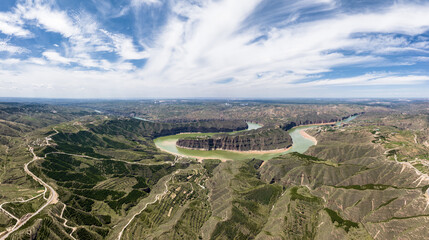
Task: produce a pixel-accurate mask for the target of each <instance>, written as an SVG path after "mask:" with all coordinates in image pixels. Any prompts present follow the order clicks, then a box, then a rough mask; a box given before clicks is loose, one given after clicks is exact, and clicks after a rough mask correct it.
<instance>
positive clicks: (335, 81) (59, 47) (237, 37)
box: [0, 0, 429, 97]
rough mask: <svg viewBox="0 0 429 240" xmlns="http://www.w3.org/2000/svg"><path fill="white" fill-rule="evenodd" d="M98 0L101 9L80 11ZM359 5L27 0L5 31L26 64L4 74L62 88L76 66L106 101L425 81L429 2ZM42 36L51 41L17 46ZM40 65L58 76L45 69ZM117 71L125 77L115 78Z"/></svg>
mask: <svg viewBox="0 0 429 240" xmlns="http://www.w3.org/2000/svg"><path fill="white" fill-rule="evenodd" d="M90 3H92V4H93V9H96V11H95V12H94V11H91V9H92V8H91V7H88V8H85V7H82V6H86V5H88V4H90ZM62 4H64V3H62ZM354 4H355V5H353V9H351V8H350V7H348V3H346V2H343V1H341V0H318V1H307V0H304V1H292V0H285V1H270V0H218V1H214V0H185V1H178V0H170V1H161V0H121V1H117V2H113V1H112V2H103V4H99V3H98V1H96V0H93V1H91V2H88V1H83V2H82V3H81V4H80V6H81V7H79V8H75V9H73V10H70V9H67V10H65V9H66V8H64V6H63V5H61V4H58V3H56V2H55V1H54V0H49V1H48V0H25V1H18V3H17V4H16V6H15V7H13V8H11V9H10V10H9V11H6V12H0V32H1V33H2V34H4V35H5V37H7V39H11V40H10V41H8V42H4V44H3V45H1V44H0V51H2V49H3V52H7V53H8V54H9V55H10V56H9V57H8V58H9V59H11V60H10V61H9V63H12V62H13V61H19V62H20V63H21V65H20V66H18V67H17V66H14V67H11V66H12V64H9V63H8V62H7V61H6V60H7V59H3V62H4V64H3V66H1V67H0V69H1V70H2V72H1V74H0V76H2V77H7V78H8V79H12V81H13V79H15V80H16V81H15V82H18V81H28V80H24V76H28V74H29V75H33V76H36V79H37V81H40V82H41V84H42V85H40V86H44V85H43V82H44V81H45V82H48V83H46V84H49V86H51V87H52V88H50V89H55V88H58V87H59V86H60V85H61V84H62V83H63V82H64V81H65V80H64V79H65V78H64V77H63V78H61V77H58V76H60V75H63V74H65V73H68V74H66V75H68V76H73V79H74V80H70V81H74V82H75V83H76V84H77V83H79V84H77V85H82V86H83V85H84V86H86V87H85V88H86V89H87V91H90V89H91V87H94V88H95V85H97V84H98V85H99V86H98V89H100V88H101V89H105V90H106V91H105V92H104V93H103V91H99V90H97V94H99V95H94V96H96V97H109V96H110V95H109V94H111V91H113V90H114V89H116V90H118V89H120V92H121V94H124V96H127V92H128V94H131V95H128V96H129V97H140V96H141V97H143V96H148V95H149V94H152V93H155V94H157V95H158V96H159V97H162V96H170V97H184V96H194V95H193V94H196V93H197V94H198V97H204V96H241V95H246V94H247V95H248V97H251V96H252V95H253V96H260V95H261V94H260V91H259V92H258V91H257V90H255V89H265V90H264V91H266V92H267V93H269V92H270V91H271V92H276V97H282V96H281V95H282V91H281V90H284V91H290V89H297V91H296V92H295V94H297V96H300V93H299V91H301V92H302V91H305V90H307V91H313V92H315V93H317V90H316V89H317V88H322V87H323V88H324V90H326V87H329V86H330V87H332V89H334V88H338V87H355V86H368V87H379V88H380V89H382V87H383V86H396V87H398V88H399V87H401V86H403V85H407V84H408V85H416V86H422V85H423V86H424V85H427V83H428V82H429V78H428V77H427V76H429V72H428V71H427V70H426V69H425V67H423V66H424V65H423V64H425V63H427V57H428V56H427V54H428V50H429V34H428V33H429V17H428V15H427V12H429V4H428V3H425V2H422V1H407V2H405V1H400V2H393V1H392V2H387V1H386V2H385V3H383V4H381V3H377V5H376V6H375V5H374V7H371V6H369V5H367V4H370V3H354ZM359 4H361V5H359ZM365 4H366V5H365ZM374 4H375V3H374ZM94 5H95V6H94ZM118 6H119V8H118ZM359 8H361V10H362V11H357V10H356V9H359ZM131 10H132V11H131ZM110 13H111V14H110ZM160 19H162V20H160ZM143 25H144V26H146V28H141V27H140V26H143ZM145 29H146V30H145ZM148 29H149V30H148ZM38 35H41V37H43V38H44V39H47V40H49V41H47V42H49V44H48V43H47V44H46V45H43V43H42V46H39V45H37V44H34V43H31V44H30V45H27V46H25V45H20V44H22V43H21V42H22V41H24V40H21V41H16V42H15V41H14V40H15V39H26V40H25V41H27V42H30V40H29V39H38V37H39V36H38ZM0 39H1V38H0ZM25 41H24V42H25ZM18 43H19V44H18ZM53 43H55V44H53ZM33 44H34V45H33ZM38 44H40V43H38ZM18 55H19V56H18ZM24 55H25V56H24ZM17 56H18V57H17ZM12 60H13V61H12ZM42 68H43V69H44V71H45V72H50V73H51V75H50V76H55V77H58V80H55V79H53V77H47V76H43V77H41V74H40V73H39V74H36V73H37V72H40V71H37V69H42ZM47 69H49V71H48V70H47ZM32 71H34V74H32V73H33V72H32ZM56 73H58V74H56ZM85 73H87V75H88V76H91V79H92V80H91V81H93V82H92V83H91V84H88V83H87V82H86V81H87V79H88V77H85ZM39 76H40V77H39ZM115 78H118V79H121V82H122V81H124V82H125V83H126V84H123V83H121V84H120V86H117V85H115V84H118V82H117V81H116V79H115ZM33 79H34V77H33ZM103 79H112V80H111V81H110V80H109V84H105V81H106V80H103ZM56 81H57V82H56ZM57 83H58V84H57ZM27 86H30V87H31V86H32V85H31V84H28V85H27ZM225 88H227V89H228V90H226V91H225ZM138 89H141V90H140V91H139V90H138ZM420 89H424V87H423V88H419V90H420ZM298 90H299V91H298ZM94 91H95V90H94ZM330 91H332V92H333V93H334V90H330ZM57 92H58V91H54V90H52V92H50V93H48V94H47V95H49V96H50V94H56V93H57ZM79 92H82V91H76V94H77V95H78V94H79ZM69 93H70V91H69ZM107 93H108V94H107ZM0 94H1V93H0ZM139 94H140V95H139ZM258 94H259V95H258ZM111 96H113V95H111ZM115 96H116V97H117V96H118V95H117V94H115ZM288 96H289V95H288Z"/></svg>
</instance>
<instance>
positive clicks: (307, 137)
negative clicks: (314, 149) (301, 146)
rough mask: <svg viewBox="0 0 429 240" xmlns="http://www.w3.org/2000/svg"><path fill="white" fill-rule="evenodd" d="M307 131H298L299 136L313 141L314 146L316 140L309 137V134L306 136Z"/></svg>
mask: <svg viewBox="0 0 429 240" xmlns="http://www.w3.org/2000/svg"><path fill="white" fill-rule="evenodd" d="M307 130H308V129H302V130H300V131H299V134H301V135H302V136H303V137H304V138H306V139H308V140H311V141H313V142H314V145H317V139H316V138H315V137H313V136H311V135H310V134H308V133H307V132H306V131H307Z"/></svg>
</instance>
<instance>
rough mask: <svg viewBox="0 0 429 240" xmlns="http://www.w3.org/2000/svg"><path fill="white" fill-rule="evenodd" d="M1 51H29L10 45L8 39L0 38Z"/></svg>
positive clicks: (12, 52)
mask: <svg viewBox="0 0 429 240" xmlns="http://www.w3.org/2000/svg"><path fill="white" fill-rule="evenodd" d="M0 52H8V53H11V54H15V53H26V52H28V50H27V49H25V48H22V47H18V46H14V45H10V44H9V43H8V42H7V41H4V40H0Z"/></svg>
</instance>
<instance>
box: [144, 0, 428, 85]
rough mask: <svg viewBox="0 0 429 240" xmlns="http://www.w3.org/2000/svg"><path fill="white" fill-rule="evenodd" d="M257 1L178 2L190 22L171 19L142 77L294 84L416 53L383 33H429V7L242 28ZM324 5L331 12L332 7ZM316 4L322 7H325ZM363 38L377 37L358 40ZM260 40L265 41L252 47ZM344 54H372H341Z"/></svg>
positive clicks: (396, 7)
mask: <svg viewBox="0 0 429 240" xmlns="http://www.w3.org/2000/svg"><path fill="white" fill-rule="evenodd" d="M260 3H261V1H258V0H251V1H248V0H223V1H216V2H208V3H205V4H201V5H200V7H196V6H195V5H189V4H186V3H183V2H181V1H178V3H177V5H176V6H175V7H173V9H175V11H176V13H178V14H180V15H181V16H183V15H185V17H186V19H187V20H183V18H179V17H175V16H173V17H172V18H171V19H170V21H169V23H168V24H167V25H166V26H165V29H164V31H163V32H162V33H161V34H160V36H159V38H158V39H156V40H155V43H156V46H154V47H153V48H152V49H149V50H148V52H149V53H150V56H151V57H150V58H149V59H148V63H147V65H146V67H145V69H143V70H142V72H141V74H142V77H144V78H149V79H158V80H159V81H164V82H169V83H170V82H176V83H178V84H203V85H204V83H206V82H213V81H216V80H219V79H225V78H229V77H234V78H235V79H237V81H235V83H231V85H232V84H242V85H247V84H251V85H264V84H267V82H269V83H270V84H272V83H276V84H280V83H282V82H283V83H289V82H293V81H297V79H299V78H301V79H305V78H306V76H307V75H309V74H320V73H324V72H329V71H331V69H332V68H333V67H337V66H347V65H356V64H368V63H371V62H375V61H378V62H382V61H383V58H381V57H378V54H380V53H381V52H382V51H384V53H386V52H392V51H399V50H402V51H403V50H410V49H418V48H417V47H416V46H412V45H411V44H410V43H408V42H407V41H406V40H405V39H402V38H400V37H392V36H388V35H383V34H389V33H403V34H409V35H417V34H421V33H423V32H424V31H427V30H428V29H429V15H427V12H429V4H424V5H413V4H410V5H399V4H397V5H393V6H391V7H390V8H386V10H384V11H383V12H378V13H372V12H366V13H360V14H354V15H344V14H336V15H332V16H331V17H330V18H328V19H324V20H316V21H309V22H303V23H297V24H293V25H289V26H287V27H285V28H280V29H278V28H272V29H270V31H269V32H263V31H261V30H259V29H258V28H251V27H250V28H249V27H248V28H246V29H243V28H242V26H243V25H245V23H243V21H244V20H245V19H247V18H248V17H249V16H251V14H252V13H253V11H254V10H255V8H256V6H258V4H260ZM326 3H327V4H329V5H330V6H331V5H332V4H333V1H326ZM307 4H308V5H306V6H307V7H308V6H310V4H311V3H310V2H308V3H307ZM314 4H316V5H317V6H320V4H323V1H322V2H316V3H314ZM285 9H287V8H285ZM288 11H289V10H288ZM253 22H257V19H253ZM361 33H380V34H379V35H378V37H377V36H375V37H372V38H371V37H368V36H363V37H356V34H361ZM260 36H265V37H264V38H262V40H261V41H259V42H253V40H254V39H256V38H258V37H260ZM383 44H384V47H383V48H380V46H383ZM339 50H351V51H356V52H363V51H367V52H369V53H368V54H367V55H361V54H352V55H343V54H341V52H339ZM261 73H271V74H263V75H265V76H271V77H269V78H268V77H258V76H259V74H261ZM291 76H293V77H291Z"/></svg>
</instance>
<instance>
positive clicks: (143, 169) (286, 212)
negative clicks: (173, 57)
mask: <svg viewBox="0 0 429 240" xmlns="http://www.w3.org/2000/svg"><path fill="white" fill-rule="evenodd" d="M93 109H100V110H101V111H102V112H104V113H106V115H101V114H99V113H95V112H94V111H93ZM427 109H428V104H427V103H424V102H423V103H422V102H419V103H416V102H410V103H406V104H404V103H396V102H392V103H391V104H390V105H389V107H383V106H381V105H374V104H373V103H372V102H365V101H363V102H361V103H359V104H350V103H344V102H342V103H335V104H334V103H326V104H325V103H317V104H315V103H314V102H312V103H304V104H300V105H297V104H290V103H289V104H285V103H284V102H269V101H267V102H254V101H230V102H229V103H228V105H225V104H224V102H222V101H202V102H194V101H189V102H181V101H180V100H178V101H176V102H173V101H167V102H164V103H159V102H158V103H155V102H153V101H141V102H140V101H139V102H133V101H123V102H109V103H107V102H103V101H100V102H94V103H84V102H81V103H67V104H66V105H62V106H60V105H58V106H57V105H51V104H20V103H13V104H12V103H7V104H1V103H0V183H1V184H0V204H1V203H5V202H7V203H6V204H4V205H3V208H4V209H5V210H6V211H8V212H9V213H11V214H13V215H14V216H16V217H22V216H25V215H26V214H30V213H32V212H35V211H37V209H39V208H40V206H41V205H43V204H44V203H45V202H46V200H45V199H43V197H42V196H39V197H37V198H35V199H33V200H31V201H28V202H19V201H20V200H24V199H29V198H31V197H34V196H37V195H39V194H41V193H42V192H43V190H44V188H43V187H42V186H41V185H40V184H38V183H37V182H36V181H34V180H33V179H32V178H31V177H29V176H28V175H27V174H26V173H25V172H24V170H23V166H24V164H25V163H27V162H29V161H30V160H31V158H32V156H31V155H30V154H29V151H28V148H29V146H30V147H33V148H34V150H35V152H36V154H37V156H39V157H40V158H42V159H38V160H36V161H34V162H33V163H31V164H30V165H29V169H30V171H32V172H33V173H34V174H35V175H37V176H38V177H40V178H41V179H43V180H44V181H45V182H46V183H47V184H49V185H50V186H52V187H53V188H54V189H55V190H56V192H57V193H58V195H59V199H58V200H59V202H58V203H57V204H50V205H48V206H47V207H46V208H45V209H44V210H43V211H41V212H40V213H39V214H38V215H36V216H34V217H33V218H31V219H30V220H29V221H28V222H27V223H26V224H25V225H24V226H22V227H21V228H20V229H19V230H18V231H16V232H14V233H13V234H11V236H10V239H72V238H71V237H70V235H69V234H71V233H72V229H73V228H76V230H75V231H74V232H73V234H72V235H73V237H74V238H76V239H79V240H80V239H117V237H118V234H119V232H120V231H121V230H122V229H123V228H124V226H125V225H126V224H127V223H128V221H129V220H130V219H131V218H132V216H134V215H135V214H137V215H136V217H135V218H134V219H133V220H132V221H131V222H130V224H129V225H128V226H127V227H126V228H125V229H124V232H123V235H122V238H121V239H315V238H317V239H331V238H332V239H333V240H334V239H372V238H376V239H395V238H409V237H413V238H415V239H423V238H424V237H426V232H425V231H424V230H422V229H425V227H426V226H427V225H428V224H429V220H428V218H427V216H428V211H429V209H427V208H426V206H427V201H426V200H427V197H426V196H425V195H424V194H427V190H428V188H429V182H428V180H427V179H426V178H423V177H421V176H420V175H419V173H418V172H416V170H419V171H420V172H422V173H428V172H429V170H428V167H427V166H428V164H427V160H429V154H428V145H429V144H428V143H427V142H428V141H429V137H428V136H429V130H428V129H429V117H428V116H429V113H428V111H427ZM363 111H365V112H366V113H365V114H363V115H360V116H359V117H358V118H356V119H355V120H353V121H352V122H349V123H347V124H344V125H342V126H329V127H318V126H314V127H313V128H311V129H308V131H307V132H308V133H309V134H310V135H312V136H314V137H315V138H316V139H317V141H318V144H317V145H316V146H312V147H310V148H309V149H308V151H306V152H304V151H301V150H300V149H298V150H296V151H298V152H300V153H298V152H292V153H290V154H286V155H281V156H278V155H279V154H277V155H276V154H272V155H269V156H268V155H255V154H249V155H246V157H243V156H242V157H241V158H237V159H235V158H234V157H236V155H233V154H232V155H230V156H232V157H231V158H233V159H234V160H233V161H220V160H218V159H214V158H216V157H214V158H213V159H204V160H202V161H200V162H199V161H195V160H192V159H186V158H175V157H174V156H172V155H170V154H167V153H165V152H161V151H160V150H159V149H157V147H156V145H155V144H154V141H153V140H154V138H156V137H159V136H166V135H169V134H176V133H179V132H205V133H208V134H207V135H210V138H216V137H223V138H228V137H230V138H231V137H232V138H231V139H238V138H241V140H242V142H245V141H247V140H249V139H250V140H252V141H253V140H255V139H256V138H259V139H264V140H263V144H265V145H272V146H274V145H276V144H280V142H275V143H273V144H271V143H272V142H270V141H274V140H275V139H276V138H275V136H276V134H277V133H280V131H282V132H281V133H283V132H285V131H284V130H285V129H287V128H290V127H293V126H297V125H302V124H312V123H321V122H328V121H336V120H339V119H341V118H343V117H344V116H349V115H351V114H354V113H360V112H363ZM126 116H140V117H142V118H145V119H149V120H151V121H153V120H154V121H153V122H150V121H143V120H138V119H134V118H129V117H126ZM245 121H251V122H257V123H260V124H263V125H264V128H262V129H261V130H254V131H248V132H239V133H237V134H235V135H232V136H231V135H218V136H216V134H215V133H216V132H223V131H233V130H240V129H244V128H245V127H246V123H245ZM298 129H299V128H298ZM57 131H58V133H57ZM291 134H299V131H295V132H292V131H291ZM183 136H187V135H183ZM273 136H274V137H273ZM279 136H280V135H279ZM50 138H52V140H50ZM246 139H247V140H246ZM273 139H274V140H273ZM250 140H249V141H250ZM246 144H247V143H246ZM252 144H254V145H255V146H256V145H258V144H259V143H256V142H254V143H252ZM252 144H250V143H249V144H247V145H246V146H250V145H252ZM239 145H240V144H239ZM259 145H260V144H259ZM305 149H307V148H305ZM190 151H192V150H190ZM294 151H295V150H294ZM274 156H277V157H275V158H273V157H274ZM258 157H260V158H262V159H264V160H267V159H269V160H267V161H265V162H263V161H262V160H259V159H258ZM246 158H247V159H246ZM238 159H239V160H238ZM173 161H174V162H173ZM397 161H398V162H400V161H407V162H409V163H410V164H408V163H407V164H404V163H398V162H397ZM64 205H65V208H64ZM143 209H144V210H143ZM63 210H64V211H63ZM140 211H141V213H140V214H138V213H139V212H140ZM65 220H67V223H66V226H65V225H64V223H65ZM14 224H15V220H14V219H13V218H11V217H9V216H8V215H6V214H5V213H4V212H0V234H1V232H3V231H6V229H7V228H10V227H11V226H13V225H14ZM376 236H377V237H376Z"/></svg>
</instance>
